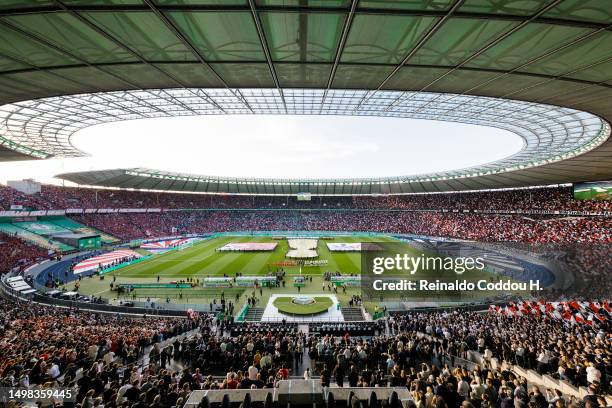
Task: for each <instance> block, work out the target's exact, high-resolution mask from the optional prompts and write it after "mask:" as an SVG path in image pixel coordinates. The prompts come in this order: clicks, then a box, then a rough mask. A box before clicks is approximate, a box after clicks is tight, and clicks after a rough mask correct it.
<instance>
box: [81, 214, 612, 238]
mask: <svg viewBox="0 0 612 408" xmlns="http://www.w3.org/2000/svg"><path fill="white" fill-rule="evenodd" d="M75 219H76V220H77V221H79V222H82V223H84V224H87V225H90V226H93V227H95V228H97V229H100V230H102V231H105V232H107V233H109V234H111V235H114V236H116V237H119V238H121V239H124V240H127V239H134V238H142V237H151V236H152V237H161V236H171V235H177V234H188V233H207V232H226V231H370V232H385V233H404V234H418V235H427V236H440V237H452V238H461V239H469V240H478V241H491V242H493V241H495V242H509V241H517V242H525V243H531V244H544V243H551V242H555V243H601V244H609V243H610V242H612V221H611V220H610V219H609V218H605V217H556V218H550V217H529V218H527V217H524V216H519V215H492V214H464V213H438V212H394V211H365V212H364V211H360V212H354V211H333V212H332V211H315V210H313V211H308V212H301V211H274V210H273V211H257V210H252V211H239V212H236V211H171V212H163V213H159V214H125V213H123V214H88V215H82V216H76V217H75Z"/></svg>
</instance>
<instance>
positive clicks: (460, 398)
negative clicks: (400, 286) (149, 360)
mask: <svg viewBox="0 0 612 408" xmlns="http://www.w3.org/2000/svg"><path fill="white" fill-rule="evenodd" d="M257 326H258V324H251V327H250V328H249V329H248V330H242V331H241V332H240V334H238V335H233V336H220V335H219V333H217V332H211V331H208V332H202V333H199V334H197V335H193V336H190V337H186V338H183V339H181V340H178V341H176V342H175V343H174V344H173V345H172V347H171V348H170V349H169V350H168V351H167V352H166V354H167V355H169V356H173V358H174V359H175V360H176V361H178V362H179V363H180V364H181V365H182V366H183V367H184V369H185V370H186V372H187V373H189V378H190V386H189V387H190V389H206V390H208V389H213V390H215V389H221V390H232V389H254V388H273V387H275V386H276V385H277V382H278V381H279V380H282V379H287V378H288V377H289V376H301V377H303V378H305V379H310V378H315V377H319V378H320V379H321V382H322V385H323V386H331V385H333V386H339V387H343V386H349V387H387V386H393V387H406V388H408V389H409V390H410V393H411V395H412V397H413V398H414V402H415V406H417V407H423V408H431V407H441V408H444V407H449V408H450V407H453V408H457V407H460V406H461V407H466V408H471V407H504V408H509V407H536V408H539V407H541V408H547V407H578V406H590V407H603V406H605V400H604V399H603V397H602V396H603V395H604V394H605V392H606V390H607V383H606V381H609V378H610V377H609V376H610V374H611V369H612V366H611V365H610V361H611V360H610V359H611V358H612V355H611V347H610V346H611V344H610V343H611V342H612V339H611V337H610V330H609V327H608V326H607V323H606V325H603V324H602V325H600V326H596V327H595V326H588V325H584V326H581V325H571V324H566V323H564V322H560V321H555V320H552V319H546V318H542V317H538V316H534V315H525V316H515V317H510V316H503V315H499V314H496V313H490V314H482V313H477V312H463V311H454V312H431V313H414V314H403V315H395V316H393V317H391V318H390V320H389V328H390V332H388V333H384V326H380V328H381V331H382V332H383V333H384V334H376V335H373V336H358V335H357V336H356V335H355V334H354V333H352V332H350V331H345V332H344V333H343V334H339V335H333V334H321V333H319V332H317V330H314V331H311V332H310V333H309V334H305V333H302V332H300V331H298V330H296V328H295V327H289V328H286V329H285V330H282V329H281V330H278V329H276V330H274V331H272V330H270V331H266V330H255V329H257ZM315 326H316V325H315ZM313 327H314V326H313ZM534 333H538V335H537V336H534V335H533V334H534ZM468 350H474V351H478V352H480V353H481V354H482V355H483V356H484V358H485V363H484V364H481V365H476V364H474V363H470V362H468V361H467V360H464V359H462V357H467V352H468ZM306 356H308V358H307V359H306ZM493 357H495V358H498V359H499V360H500V361H505V362H507V363H509V364H510V365H519V366H521V367H524V368H533V369H535V370H537V371H538V372H539V373H547V374H551V375H553V376H554V377H556V378H560V379H563V380H566V381H568V382H570V383H572V384H574V385H577V386H578V385H579V386H585V387H588V389H589V395H588V396H587V397H585V398H584V400H583V401H580V400H578V399H576V398H574V397H569V396H567V395H565V396H564V395H562V394H561V393H560V392H558V391H554V390H547V389H543V388H540V387H541V385H540V386H537V385H534V384H527V382H526V381H525V379H521V378H519V377H518V376H517V375H515V374H514V372H513V371H511V370H510V369H508V368H509V366H506V368H504V369H501V368H498V369H495V370H493V369H491V365H490V360H491V359H492V358H493ZM219 377H220V378H219Z"/></svg>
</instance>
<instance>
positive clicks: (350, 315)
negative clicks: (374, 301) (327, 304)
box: [340, 307, 365, 322]
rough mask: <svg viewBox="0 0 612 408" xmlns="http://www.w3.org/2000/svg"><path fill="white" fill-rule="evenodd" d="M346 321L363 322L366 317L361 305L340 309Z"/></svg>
mask: <svg viewBox="0 0 612 408" xmlns="http://www.w3.org/2000/svg"><path fill="white" fill-rule="evenodd" d="M340 310H341V311H342V315H343V316H344V321H345V322H363V321H365V318H364V317H363V313H361V308H360V307H343V308H342V309H340Z"/></svg>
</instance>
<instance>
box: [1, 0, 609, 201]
mask: <svg viewBox="0 0 612 408" xmlns="http://www.w3.org/2000/svg"><path fill="white" fill-rule="evenodd" d="M611 23H612V8H610V5H609V1H608V0H548V1H544V0H526V1H521V2H517V1H495V2H494V1H489V0H405V1H389V0H88V1H85V0H61V1H60V0H19V1H17V0H7V1H3V2H1V3H0V38H2V40H3V41H0V103H4V104H10V105H5V106H2V107H0V116H1V119H2V121H1V122H0V145H1V146H2V151H0V160H4V159H15V158H23V157H24V155H28V156H29V157H38V158H47V157H51V156H54V155H55V156H66V155H67V156H70V155H74V149H73V148H72V146H71V145H70V143H69V142H70V141H69V136H70V134H71V132H74V131H76V130H77V129H78V128H80V127H83V126H82V125H85V126H89V125H92V124H95V123H101V122H104V121H109V120H123V119H125V118H127V116H130V118H133V117H152V116H174V115H177V114H185V111H190V114H203V113H206V114H210V113H213V114H215V113H216V114H223V113H245V112H254V113H260V112H266V113H270V112H278V113H288V114H292V113H307V114H308V113H330V112H334V111H337V110H338V109H339V110H343V111H344V112H348V111H349V110H350V113H351V114H363V115H380V114H383V113H381V112H386V113H389V114H391V113H393V112H397V111H401V110H402V109H404V108H406V109H408V110H409V111H410V112H411V113H410V114H407V113H406V112H405V111H404V112H403V113H402V112H400V113H399V114H398V115H402V116H405V117H414V115H418V114H421V113H422V112H423V111H425V110H429V114H431V115H433V116H438V117H437V118H442V116H443V115H442V113H444V111H449V110H454V109H456V108H457V106H458V105H461V107H462V108H463V107H466V106H467V105H466V104H465V103H461V104H456V103H455V104H453V103H450V104H449V103H447V102H448V101H449V99H451V100H454V101H457V100H463V101H465V100H466V99H459V98H467V100H469V96H473V95H482V96H488V97H496V98H509V99H514V100H522V101H529V102H537V103H543V104H548V105H556V106H562V107H568V108H573V109H576V110H579V111H584V112H590V113H592V114H594V115H598V116H600V117H602V118H604V119H606V120H608V121H609V120H610V119H611V118H612V104H610V103H609V101H610V100H612V27H611ZM159 89H172V90H171V91H170V90H169V91H158V90H159ZM298 89H300V90H301V89H313V91H312V92H310V93H309V92H307V91H300V90H298ZM143 90H154V91H143ZM347 90H355V92H354V93H352V94H351V93H350V91H347ZM106 91H131V92H127V93H125V94H123V96H121V94H119V96H117V94H108V93H102V94H98V95H84V96H81V97H80V98H78V99H79V101H82V100H84V99H85V100H86V99H88V98H89V101H91V100H93V101H94V102H95V104H89V105H88V104H82V103H81V102H75V99H71V98H59V99H54V100H51V101H37V102H28V101H27V100H30V99H35V98H43V97H50V96H63V95H72V94H90V93H93V92H97V93H100V92H106ZM404 91H406V92H405V93H404ZM412 91H414V92H412ZM178 92H183V95H184V96H183V98H184V99H182V98H181V97H179V98H177V97H176V95H177V93H178ZM300 92H302V96H300V95H299V93H300ZM424 93H454V94H456V95H459V96H456V95H451V96H436V97H435V99H434V102H431V103H430V102H425V103H422V104H421V105H417V104H416V102H415V103H413V102H414V101H415V100H417V101H418V100H421V101H422V100H424V99H426V98H427V96H426V95H428V94H424ZM296 95H297V96H296ZM313 95H314V96H313ZM423 95H425V96H423ZM121 98H123V99H122V100H121ZM419 98H420V99H419ZM117 99H120V100H117ZM313 99H318V101H317V102H316V103H313V102H312V100H313ZM355 99H357V101H355ZM159 100H165V102H163V103H162V104H157V102H156V101H159ZM187 100H190V102H189V103H186V102H185V101H187ZM49 102H50V103H49ZM451 102H452V101H451ZM75 103H76V105H75ZM385 103H386V104H387V106H381V105H382V104H385ZM177 104H178V105H182V106H180V108H179V107H177ZM524 106H525V108H520V109H527V108H526V107H531V106H532V105H529V104H527V105H524ZM462 108H460V109H462ZM483 108H485V110H486V109H489V107H483ZM181 112H182V113H181ZM464 112H465V111H464ZM550 112H555V113H554V114H555V115H556V114H557V113H558V112H557V111H555V110H554V109H551V110H550ZM22 114H23V115H22ZM73 114H74V115H73ZM113 114H115V117H114V118H109V116H112V115H113ZM344 114H346V113H344ZM472 114H473V115H472V116H473V117H474V118H477V119H478V120H480V119H481V118H480V119H479V118H478V117H479V114H480V112H478V111H472ZM580 115H583V114H580ZM84 116H86V117H87V118H86V119H83V117H84ZM536 116H537V115H536ZM570 116H571V115H570ZM40 118H42V119H40ZM447 118H448V117H447ZM525 118H526V119H527V120H528V118H529V116H526V117H525ZM77 119H78V123H77ZM461 119H462V118H457V120H459V121H463V120H461ZM563 121H564V123H565V120H563ZM562 126H563V125H562ZM604 127H605V124H604V126H602V129H601V130H605V129H603V128H604ZM19 128H22V130H21V131H18V130H17V129H19ZM547 129H548V130H546V131H549V130H550V129H553V131H554V130H555V129H556V130H558V129H557V128H554V127H552V128H551V127H547ZM572 129H574V128H572ZM536 133H537V132H536ZM40 135H43V136H44V137H43V138H42V139H43V142H42V144H41V140H40V138H38V139H37V137H39V136H40ZM542 135H543V133H538V136H537V137H536V138H537V139H538V140H541V136H542ZM600 136H601V135H600ZM571 139H576V138H575V137H569V138H568V140H570V142H571ZM586 139H588V137H587V138H586ZM586 139H585V140H583V142H582V144H580V146H582V147H580V146H578V145H572V144H571V143H569V144H568V145H566V146H565V150H566V151H565V153H567V152H568V151H570V152H579V153H582V152H584V151H586V150H590V149H592V150H590V151H589V152H587V153H584V154H579V155H577V156H576V155H575V154H569V155H568V156H566V157H562V156H558V155H557V153H558V152H557V151H554V152H549V153H550V156H555V155H557V156H558V157H559V158H558V159H557V160H551V161H550V162H546V160H543V159H544V157H543V156H539V157H532V158H534V159H536V160H540V161H541V163H540V164H538V165H537V167H530V166H527V167H530V168H529V169H527V168H525V169H521V168H519V169H513V166H506V167H503V168H505V169H506V172H504V173H503V174H494V175H487V174H476V175H474V176H473V177H468V178H461V179H457V180H461V181H458V182H453V183H448V182H446V181H444V184H435V185H433V186H432V189H433V190H440V189H442V190H447V189H462V186H463V185H464V184H469V185H470V186H471V187H469V188H487V187H488V186H489V185H491V184H494V185H496V186H499V187H504V186H510V185H530V184H542V183H546V182H561V181H581V180H594V179H604V178H610V177H612V141H610V140H607V141H603V140H599V142H597V143H595V142H594V143H592V144H590V145H589V146H588V148H585V149H583V150H580V149H581V148H583V147H585V146H586V145H588V144H589V143H590V142H587V141H586ZM595 139H597V137H595V136H593V137H591V138H590V139H589V140H590V141H593V140H595ZM534 140H535V139H534ZM557 140H560V139H557ZM540 147H542V146H540ZM7 149H10V150H7ZM576 149H578V150H576ZM579 150H580V151H579ZM524 151H525V150H522V151H521V152H520V153H519V154H522V153H524ZM10 152H13V153H10ZM71 152H72V153H71ZM476 173H480V172H476ZM475 177H478V178H475ZM467 180H469V181H467ZM477 180H478V181H477ZM245 181H246V180H245ZM377 181H378V182H382V183H384V182H385V181H384V180H377ZM441 182H442V181H441ZM418 183H420V182H418ZM412 184H414V182H413V183H412ZM479 186H480V187H479ZM463 188H468V186H467V185H466V186H464V187H463Z"/></svg>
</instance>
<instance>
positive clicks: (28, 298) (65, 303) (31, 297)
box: [0, 275, 187, 317]
mask: <svg viewBox="0 0 612 408" xmlns="http://www.w3.org/2000/svg"><path fill="white" fill-rule="evenodd" d="M9 276H13V275H5V276H3V277H2V282H1V284H0V290H1V291H2V293H3V294H4V295H5V296H8V297H10V298H12V299H16V300H20V301H24V302H36V303H41V304H45V305H51V306H59V307H66V308H73V309H80V310H89V311H94V312H101V313H121V314H138V315H145V314H146V315H154V316H168V317H187V314H186V311H185V310H182V309H181V310H168V309H163V308H143V307H129V306H116V305H108V304H101V303H90V302H81V301H77V300H67V299H57V298H53V297H50V296H45V295H43V294H41V293H38V292H37V293H31V294H28V295H24V294H23V293H20V292H18V291H16V290H13V289H12V288H10V287H8V285H7V284H6V278H7V277H9Z"/></svg>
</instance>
